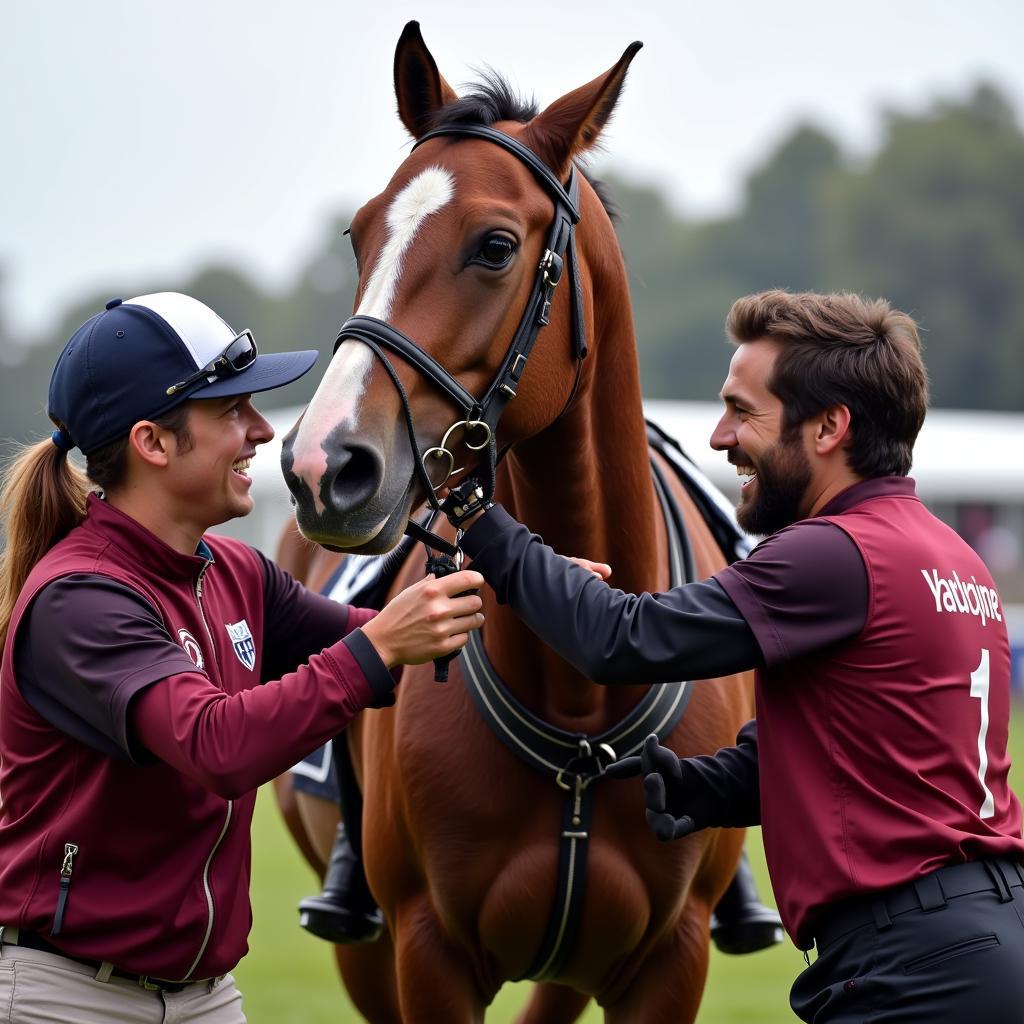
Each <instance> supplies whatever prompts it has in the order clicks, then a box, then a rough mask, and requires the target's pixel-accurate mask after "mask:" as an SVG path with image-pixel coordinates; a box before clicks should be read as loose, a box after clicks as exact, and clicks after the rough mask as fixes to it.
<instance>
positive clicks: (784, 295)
mask: <svg viewBox="0 0 1024 1024" xmlns="http://www.w3.org/2000/svg"><path fill="white" fill-rule="evenodd" d="M725 327H726V331H727V332H728V334H729V337H730V339H731V340H732V341H733V343H734V344H737V345H741V344H743V343H744V342H748V341H757V340H759V339H763V338H770V339H772V340H774V341H776V342H778V343H779V344H780V346H781V348H780V351H779V355H778V358H777V359H776V361H775V368H774V370H773V372H772V378H771V380H770V381H768V382H767V386H768V390H769V391H771V393H772V394H773V395H775V396H776V397H777V398H778V399H779V400H780V401H781V402H782V404H783V408H784V413H783V431H784V433H789V434H792V433H793V432H795V431H796V430H797V429H798V428H799V426H800V424H802V423H804V422H805V421H806V420H807V419H808V418H809V417H811V416H815V415H817V414H818V413H819V412H821V411H822V410H823V409H827V408H829V406H833V405H845V406H846V407H847V408H848V409H849V410H850V417H851V427H852V430H851V433H852V437H851V439H850V441H849V444H848V446H847V459H848V461H849V465H850V468H851V469H852V470H853V471H854V472H855V473H856V474H857V475H858V476H861V477H865V478H868V477H878V476H906V475H907V474H908V473H909V472H910V466H911V462H912V458H913V451H914V442H915V440H916V439H917V434H918V431H920V429H921V424H922V423H923V422H924V416H925V411H926V410H927V408H928V374H927V371H926V370H925V368H924V362H923V361H922V359H921V339H920V337H919V335H918V332H917V324H916V323H914V320H913V319H912V318H911V317H909V316H907V314H906V313H900V312H899V311H897V310H894V309H892V308H890V306H889V303H888V302H886V301H885V299H865V298H862V297H861V296H860V295H853V294H849V293H841V294H833V295H817V294H814V293H812V292H804V293H797V294H794V293H790V292H786V291H780V290H775V291H767V292H761V293H759V294H757V295H748V296H746V297H745V298H742V299H737V301H736V302H734V303H733V306H732V309H730V310H729V315H728V317H726V321H725Z"/></svg>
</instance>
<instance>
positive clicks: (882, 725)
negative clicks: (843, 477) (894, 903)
mask: <svg viewBox="0 0 1024 1024" xmlns="http://www.w3.org/2000/svg"><path fill="white" fill-rule="evenodd" d="M875 484H876V486H872V484H871V483H870V482H869V483H868V484H867V485H866V486H865V485H860V488H859V493H858V497H859V498H861V500H859V501H856V502H853V503H851V505H850V506H849V507H846V508H843V509H842V511H841V512H840V513H839V514H836V515H827V516H825V517H824V519H825V520H826V521H828V522H831V523H834V524H835V525H836V526H838V527H839V528H840V529H842V530H843V531H844V532H845V533H846V534H847V535H848V536H849V537H850V538H851V539H852V540H853V542H854V543H855V544H856V545H857V548H858V549H859V551H860V553H861V556H862V558H863V559H864V564H865V566H866V568H867V575H868V584H869V595H868V609H867V619H866V622H865V624H864V627H863V629H862V630H861V631H860V633H859V634H857V635H856V636H854V637H853V638H852V639H850V640H849V641H846V642H843V643H840V644H838V645H835V646H832V647H826V648H824V649H816V650H813V651H811V652H810V653H805V654H802V655H801V656H799V657H796V658H789V659H786V658H784V657H773V656H772V653H771V651H770V650H767V649H766V651H765V653H766V661H767V667H766V668H764V669H763V670H761V671H759V672H758V681H757V721H758V733H759V738H760V770H761V783H762V784H761V813H762V823H763V831H764V844H765V851H766V854H767V858H768V865H769V869H770V871H771V875H772V879H773V885H774V889H775V893H776V895H777V897H778V901H779V910H780V912H781V914H782V917H783V920H784V922H785V924H786V928H787V930H788V931H789V933H790V934H791V935H793V936H794V937H795V938H796V939H797V941H798V944H800V945H807V944H808V942H809V940H810V937H811V936H813V934H814V928H815V915H816V912H817V911H818V910H819V909H820V908H822V907H825V906H827V905H829V904H833V903H836V902H837V901H840V900H844V899H847V898H850V897H854V896H859V895H863V894H864V893H867V892H871V891H876V890H880V889H886V888H888V887H890V886H893V885H897V884H899V883H902V882H906V881H908V880H909V879H911V878H914V877H916V876H919V875H923V874H925V873H927V872H929V871H932V870H934V869H935V868H938V867H941V866H942V865H944V864H956V863H961V862H964V861H968V860H976V859H978V858H982V857H995V856H1009V857H1011V858H1014V859H1017V860H1024V842H1022V840H1021V808H1020V804H1019V802H1018V801H1017V799H1016V797H1015V796H1014V795H1013V793H1012V791H1011V790H1010V788H1009V786H1008V784H1007V773H1008V769H1009V758H1008V756H1007V749H1006V746H1007V734H1008V728H1009V718H1010V654H1009V643H1008V639H1007V632H1006V624H1005V622H1004V620H1003V614H1002V608H1001V605H1000V602H999V595H998V594H997V592H996V589H995V585H994V584H993V582H992V578H991V576H990V575H989V573H988V570H987V569H986V568H985V566H984V564H983V563H982V561H981V559H980V558H978V556H977V555H976V554H975V553H974V552H973V551H972V550H971V548H970V547H969V546H968V545H967V544H966V543H964V541H963V540H961V539H960V538H959V537H958V536H957V535H956V533H954V532H953V531H952V530H951V529H949V527H947V526H945V525H944V524H943V523H941V522H940V521H939V520H938V519H936V518H935V517H934V516H933V515H931V514H930V513H929V512H928V511H927V510H926V509H925V507H924V506H923V505H922V504H921V502H920V501H919V500H918V498H917V497H916V495H915V494H914V491H913V484H912V482H911V481H909V480H906V481H899V482H896V481H891V480H889V481H884V482H881V481H878V482H875ZM824 511H826V512H828V511H831V510H830V509H825V510H824ZM723 582H724V581H723ZM832 582H833V585H834V586H835V587H842V586H843V580H842V579H841V578H834V579H833V581H832ZM727 589H730V590H734V588H727ZM741 607H742V606H741Z"/></svg>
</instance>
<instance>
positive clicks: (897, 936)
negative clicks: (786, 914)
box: [790, 860, 1024, 1024]
mask: <svg viewBox="0 0 1024 1024" xmlns="http://www.w3.org/2000/svg"><path fill="white" fill-rule="evenodd" d="M815 944H816V946H817V949H818V958H817V959H816V960H815V961H814V963H812V964H811V965H810V966H809V967H808V968H807V969H806V970H805V971H804V972H803V973H802V974H801V975H800V976H799V977H798V978H797V980H796V982H795V983H794V985H793V988H792V991H791V992H790V1005H791V1006H792V1008H793V1012H794V1013H795V1014H796V1015H797V1016H798V1017H799V1018H800V1019H801V1020H803V1021H807V1022H809V1024H810V1022H813V1024H1024V869H1022V868H1021V867H1019V866H1018V865H1016V864H1013V863H1011V862H1009V861H1005V860H998V861H978V862H974V863H969V864H958V865H955V866H951V867H947V868H940V869H939V870H937V871H933V872H932V873H931V874H929V875H925V876H923V877H922V878H919V879H917V880H916V881H914V882H912V883H908V884H907V885H903V886H899V887H897V888H895V889H890V890H887V891H886V892H885V893H880V894H877V895H875V896H872V897H869V898H865V899H864V900H862V901H859V902H857V903H855V904H848V905H845V906H842V907H837V908H836V909H835V911H834V912H828V913H826V914H824V915H823V917H822V921H821V924H820V927H819V932H818V934H817V935H816V937H815Z"/></svg>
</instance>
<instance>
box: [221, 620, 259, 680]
mask: <svg viewBox="0 0 1024 1024" xmlns="http://www.w3.org/2000/svg"><path fill="white" fill-rule="evenodd" d="M224 628H225V629H226V630H227V631H228V636H229V637H230V638H231V646H232V647H234V649H235V656H236V657H237V658H238V660H239V661H240V662H241V663H242V664H243V665H244V666H245V667H246V668H247V669H248V670H249V671H250V672H251V671H252V670H253V668H254V667H255V665H256V641H255V640H253V638H252V633H251V632H250V630H249V623H248V622H246V621H245V619H242V621H241V622H225V623H224Z"/></svg>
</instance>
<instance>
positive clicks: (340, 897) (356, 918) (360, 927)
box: [299, 822, 384, 944]
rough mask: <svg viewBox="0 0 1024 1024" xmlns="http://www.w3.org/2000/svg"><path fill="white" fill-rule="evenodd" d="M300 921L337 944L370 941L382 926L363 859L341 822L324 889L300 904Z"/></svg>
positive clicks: (309, 930) (328, 865)
mask: <svg viewBox="0 0 1024 1024" xmlns="http://www.w3.org/2000/svg"><path fill="white" fill-rule="evenodd" d="M299 924H301V925H302V927H303V928H305V929H306V931H307V932H312V933H313V934H314V935H317V936H319V937H320V938H321V939H326V940H327V941H328V942H333V943H336V944H341V943H349V944H353V943H357V942H373V941H374V940H375V939H378V938H380V933H381V932H382V931H383V929H384V915H383V914H381V912H380V907H378V906H377V904H376V903H375V902H374V900H373V896H372V895H371V894H370V889H369V886H368V885H367V884H366V875H365V874H364V873H363V862H362V860H360V858H359V857H357V856H356V852H355V850H353V849H352V844H351V843H350V842H349V839H348V835H347V834H346V832H345V824H344V822H339V823H338V832H337V835H336V836H335V837H334V846H333V848H332V849H331V859H330V861H329V862H328V864H327V872H326V874H325V875H324V888H323V892H321V893H320V895H319V896H307V897H306V898H305V899H304V900H303V901H302V902H301V903H300V904H299Z"/></svg>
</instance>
